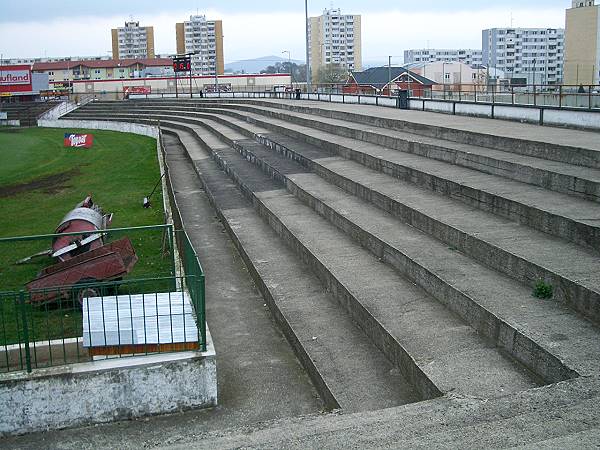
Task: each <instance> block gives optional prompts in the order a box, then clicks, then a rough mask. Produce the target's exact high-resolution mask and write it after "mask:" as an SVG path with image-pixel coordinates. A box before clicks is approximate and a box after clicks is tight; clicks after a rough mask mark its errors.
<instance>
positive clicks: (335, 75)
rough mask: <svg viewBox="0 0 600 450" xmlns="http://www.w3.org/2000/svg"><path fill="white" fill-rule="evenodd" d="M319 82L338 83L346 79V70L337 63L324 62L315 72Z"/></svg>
mask: <svg viewBox="0 0 600 450" xmlns="http://www.w3.org/2000/svg"><path fill="white" fill-rule="evenodd" d="M317 80H318V82H319V83H331V84H340V83H345V82H346V81H347V80H348V71H347V70H346V69H344V68H343V67H342V66H340V65H339V64H326V65H324V66H321V67H319V71H318V72H317Z"/></svg>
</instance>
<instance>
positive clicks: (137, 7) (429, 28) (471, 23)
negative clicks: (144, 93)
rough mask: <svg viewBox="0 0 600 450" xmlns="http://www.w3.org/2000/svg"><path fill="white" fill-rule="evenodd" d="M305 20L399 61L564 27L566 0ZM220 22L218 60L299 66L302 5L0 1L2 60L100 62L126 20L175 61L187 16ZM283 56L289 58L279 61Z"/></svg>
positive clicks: (346, 3) (409, 6) (395, 6)
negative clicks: (149, 30)
mask: <svg viewBox="0 0 600 450" xmlns="http://www.w3.org/2000/svg"><path fill="white" fill-rule="evenodd" d="M308 3H309V15H311V16H316V15H319V14H320V13H321V12H322V10H323V9H324V8H330V7H331V6H333V7H335V8H341V9H342V13H344V14H361V15H362V48H363V61H364V62H366V63H368V62H369V61H387V57H388V55H391V56H393V61H397V62H402V55H403V51H404V50H406V49H409V48H428V47H429V48H459V47H461V48H481V30H482V29H485V28H493V27H507V26H511V23H512V26H515V27H552V28H562V27H564V22H565V8H567V7H570V4H571V2H570V0H521V1H518V0H504V1H502V2H485V1H467V0H455V1H442V0H420V1H406V2H400V1H398V0H378V1H377V2H365V1H364V0H360V1H359V0H338V1H336V2H331V1H319V0H309V1H308ZM196 13H200V14H206V16H207V18H208V19H221V20H223V32H224V53H225V61H226V62H232V61H237V60H241V59H251V58H255V57H260V56H265V55H278V56H282V52H283V51H284V50H289V51H290V52H291V57H292V59H298V60H303V59H304V55H305V47H304V41H305V37H304V2H302V1H301V0H293V1H290V0H279V1H275V0H258V1H253V2H250V1H248V0H221V1H212V0H207V1H200V0H179V1H178V0H171V1H155V0H102V1H100V2H98V1H92V0H53V1H47V0H39V1H33V0H0V54H2V55H3V57H4V58H15V57H43V56H92V55H108V54H109V52H110V50H111V35H110V29H111V28H116V27H118V26H123V24H124V22H125V20H129V19H130V18H133V19H134V20H139V21H140V25H142V26H147V25H152V26H154V34H155V48H156V52H157V53H159V54H170V53H174V52H175V23H176V22H182V21H183V20H187V18H188V17H189V15H190V14H196ZM286 55H287V53H286Z"/></svg>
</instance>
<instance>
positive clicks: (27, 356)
mask: <svg viewBox="0 0 600 450" xmlns="http://www.w3.org/2000/svg"><path fill="white" fill-rule="evenodd" d="M19 309H20V310H21V321H22V323H23V340H24V341H25V343H24V344H25V366H26V367H27V372H28V373H31V351H30V349H29V325H28V323H27V313H26V312H25V291H23V290H21V291H19Z"/></svg>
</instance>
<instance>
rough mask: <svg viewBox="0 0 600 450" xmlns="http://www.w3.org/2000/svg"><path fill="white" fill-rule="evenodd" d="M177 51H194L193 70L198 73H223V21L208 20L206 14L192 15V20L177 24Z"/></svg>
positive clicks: (181, 52)
mask: <svg viewBox="0 0 600 450" xmlns="http://www.w3.org/2000/svg"><path fill="white" fill-rule="evenodd" d="M175 31H176V38H177V53H178V54H180V55H181V54H184V53H194V55H192V71H193V72H194V74H196V75H215V74H217V75H222V74H223V72H224V69H225V64H224V60H223V22H222V21H221V20H206V16H200V15H196V16H190V20H188V21H185V22H181V23H177V24H176V25H175Z"/></svg>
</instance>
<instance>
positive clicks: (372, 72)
mask: <svg viewBox="0 0 600 450" xmlns="http://www.w3.org/2000/svg"><path fill="white" fill-rule="evenodd" d="M404 74H409V75H410V76H411V77H412V78H413V79H414V80H416V81H418V82H419V83H421V84H424V85H427V86H431V85H433V84H436V82H435V81H432V80H430V79H429V78H425V77H422V76H421V75H417V74H416V73H414V72H411V71H409V70H407V69H405V68H404V67H392V68H391V69H390V68H389V67H371V68H370V69H367V70H363V71H362V72H352V77H353V78H354V80H356V82H357V83H358V84H360V85H363V86H373V87H375V88H378V89H381V88H383V87H384V86H386V85H387V84H388V82H389V80H390V77H391V79H392V80H395V79H396V78H398V77H400V76H402V75H404Z"/></svg>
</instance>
